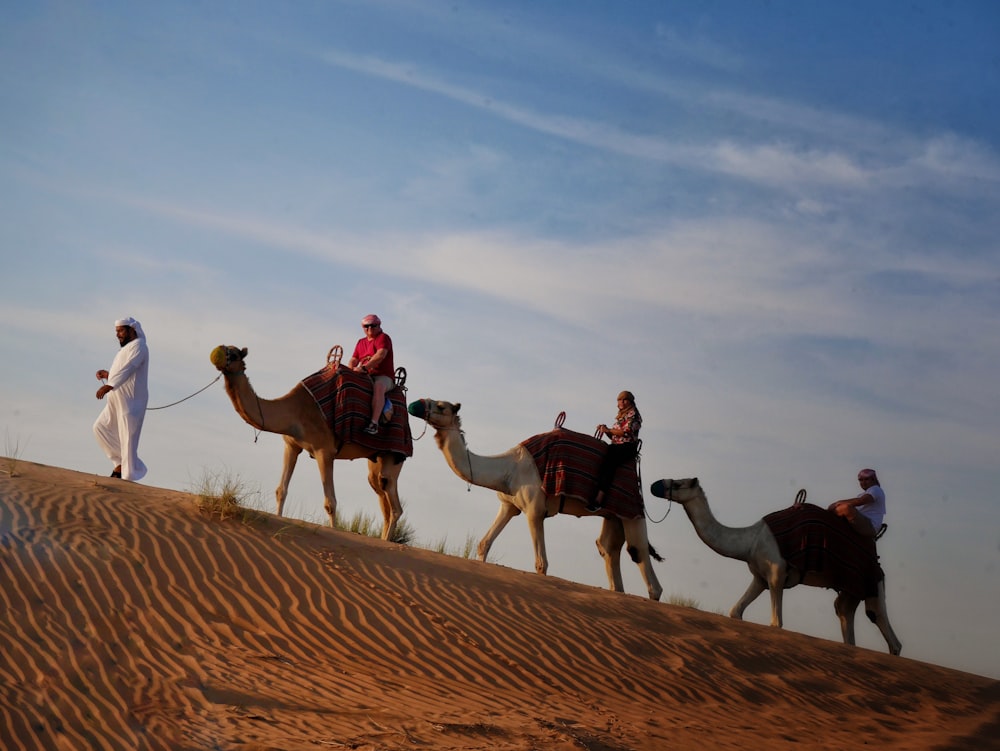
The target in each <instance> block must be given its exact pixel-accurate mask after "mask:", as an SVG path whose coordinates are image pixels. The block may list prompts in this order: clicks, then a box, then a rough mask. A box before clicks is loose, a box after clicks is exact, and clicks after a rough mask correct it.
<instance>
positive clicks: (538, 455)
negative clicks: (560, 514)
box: [521, 428, 643, 519]
mask: <svg viewBox="0 0 1000 751" xmlns="http://www.w3.org/2000/svg"><path fill="white" fill-rule="evenodd" d="M521 445H522V446H524V448H525V449H526V450H527V451H528V453H529V454H531V456H532V457H533V458H534V460H535V465H536V466H537V467H538V476H539V477H540V478H541V480H542V490H543V491H545V493H546V495H553V496H558V495H567V496H575V497H576V498H580V499H582V500H584V501H589V500H590V499H592V498H593V497H594V496H595V495H596V494H597V472H598V469H599V468H600V466H601V461H602V460H603V459H604V455H605V454H606V453H607V450H608V444H606V443H605V442H604V441H601V440H599V439H597V438H594V437H593V436H589V435H585V434H583V433H577V432H576V431H573V430H567V429H565V428H556V429H555V430H550V431H549V432H548V433H540V434H538V435H534V436H532V437H531V438H528V439H527V440H525V441H521ZM601 513H602V514H610V515H613V516H620V517H621V518H623V519H634V518H636V517H639V516H642V515H643V502H642V489H641V488H640V486H639V475H638V472H637V471H636V461H635V459H633V460H631V461H629V462H625V463H624V464H622V465H620V466H619V467H618V469H617V471H616V472H615V476H614V479H613V480H612V483H611V488H610V490H609V492H608V493H606V494H605V502H604V508H603V509H602V510H601Z"/></svg>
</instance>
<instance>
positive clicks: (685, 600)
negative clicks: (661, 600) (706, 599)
mask: <svg viewBox="0 0 1000 751" xmlns="http://www.w3.org/2000/svg"><path fill="white" fill-rule="evenodd" d="M667 604H669V605H679V606H680V607H682V608H697V607H698V606H699V605H700V604H701V603H699V602H698V601H697V600H696V599H694V598H693V597H687V596H685V595H677V594H672V595H670V597H668V598H667Z"/></svg>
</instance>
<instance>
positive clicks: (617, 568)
mask: <svg viewBox="0 0 1000 751" xmlns="http://www.w3.org/2000/svg"><path fill="white" fill-rule="evenodd" d="M460 408H461V404H452V403H450V402H441V401H433V400H431V399H423V400H421V401H417V402H412V403H411V404H410V406H409V408H408V411H409V413H410V414H411V415H413V416H414V417H419V418H421V419H423V420H426V421H427V423H428V424H429V425H430V426H431V427H433V428H434V431H435V432H434V439H435V441H436V442H437V445H438V448H440V449H441V451H442V452H443V453H444V457H445V459H446V460H447V462H448V465H449V466H450V467H451V469H452V471H454V473H455V474H456V475H458V476H459V477H461V478H462V479H463V480H465V481H466V482H468V483H470V484H472V485H478V486H480V487H483V488H490V489H491V490H495V491H496V492H497V496H498V497H499V498H500V511H499V512H498V513H497V516H496V519H495V520H494V521H493V525H492V526H491V527H490V528H489V530H488V531H487V532H486V534H485V535H484V536H483V539H482V540H480V541H479V546H478V549H477V556H478V558H479V560H480V561H485V560H486V556H487V555H488V554H489V552H490V546H492V545H493V541H494V540H495V539H496V538H497V536H498V535H499V534H500V533H501V532H502V531H503V529H504V527H506V526H507V522H509V521H510V520H511V519H513V518H514V517H515V516H517V515H518V514H520V513H521V512H524V514H525V516H526V517H527V520H528V530H529V531H530V533H531V540H532V542H533V543H534V548H535V571H537V572H538V573H539V574H544V573H546V571H548V567H549V563H548V558H547V557H546V554H545V531H544V524H543V523H544V521H545V519H546V517H549V516H555V515H556V514H559V513H563V514H572V515H573V516H577V517H580V516H596V515H597V514H598V513H600V512H592V511H588V510H587V503H586V500H585V499H583V498H577V497H575V496H564V497H563V498H559V497H555V496H549V495H547V494H546V493H545V491H544V490H543V489H542V480H541V478H540V477H539V475H538V467H537V466H536V464H535V460H534V458H533V457H532V456H531V454H530V453H529V452H528V451H527V450H526V449H525V448H524V447H523V446H521V445H520V444H518V445H517V446H515V447H514V448H512V449H510V450H508V451H505V452H504V453H502V454H497V455H495V456H479V455H477V454H474V453H472V452H471V451H470V450H469V447H468V446H467V445H466V443H465V435H464V433H463V432H462V421H461V419H460V418H459V416H458V411H459V409H460ZM596 543H597V549H598V551H599V552H600V554H601V556H602V557H603V558H604V567H605V570H606V572H607V575H608V584H609V586H610V587H611V589H612V590H614V591H616V592H623V591H624V589H625V587H624V585H623V583H622V573H621V549H622V545H624V544H626V543H627V544H628V553H629V555H630V556H631V558H632V560H633V561H635V563H636V564H637V565H638V566H639V571H640V573H641V574H642V578H643V580H644V581H645V582H646V589H647V591H648V592H649V598H650V599H651V600H659V599H660V595H661V594H662V593H663V588H662V587H661V586H660V582H659V581H658V580H657V578H656V572H655V571H653V566H652V563H651V561H650V558H651V557H652V558H655V559H656V560H658V561H661V560H663V559H662V558H661V557H660V556H659V554H658V553H657V552H656V550H655V549H654V548H653V547H652V546H651V545H650V544H649V536H648V533H647V530H646V518H645V516H642V515H640V516H639V517H638V518H634V519H622V518H620V517H617V516H604V520H603V523H602V525H601V534H600V536H599V537H598V538H597V540H596Z"/></svg>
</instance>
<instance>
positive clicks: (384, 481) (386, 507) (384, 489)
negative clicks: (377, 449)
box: [368, 454, 403, 540]
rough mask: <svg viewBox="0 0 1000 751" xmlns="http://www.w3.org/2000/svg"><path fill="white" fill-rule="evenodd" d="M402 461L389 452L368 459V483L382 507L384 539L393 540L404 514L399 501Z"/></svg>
mask: <svg viewBox="0 0 1000 751" xmlns="http://www.w3.org/2000/svg"><path fill="white" fill-rule="evenodd" d="M401 469H402V462H398V461H396V460H395V458H394V457H392V456H391V455H389V454H382V455H381V456H379V457H378V458H377V459H369V460H368V484H369V485H371V487H372V490H374V491H375V494H376V495H377V496H378V502H379V506H380V507H381V508H382V539H383V540H391V539H392V538H393V537H394V536H395V534H396V525H397V524H398V523H399V519H400V517H402V516H403V506H402V504H401V503H400V502H399V473H400V470H401Z"/></svg>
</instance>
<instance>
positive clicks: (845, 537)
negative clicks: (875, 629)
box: [764, 503, 885, 600]
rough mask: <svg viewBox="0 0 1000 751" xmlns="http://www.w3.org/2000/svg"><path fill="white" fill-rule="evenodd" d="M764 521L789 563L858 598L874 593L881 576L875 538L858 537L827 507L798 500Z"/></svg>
mask: <svg viewBox="0 0 1000 751" xmlns="http://www.w3.org/2000/svg"><path fill="white" fill-rule="evenodd" d="M764 523H765V524H767V526H768V528H769V529H770V530H771V534H773V535H774V538H775V539H776V540H777V541H778V548H779V549H780V550H781V555H782V557H783V558H784V559H785V561H786V563H787V564H788V565H789V566H794V567H795V568H797V569H798V570H799V571H801V572H814V573H820V574H823V575H825V576H827V577H828V578H829V580H830V582H831V585H830V588H831V589H835V590H837V591H838V592H845V593H847V594H848V595H851V596H852V597H856V598H857V599H859V600H864V599H865V598H867V597H874V596H875V595H877V594H878V584H879V582H880V581H882V580H883V578H885V574H884V573H883V571H882V567H881V566H880V565H879V562H878V553H877V552H876V550H875V540H874V539H872V538H870V537H862V536H861V535H859V534H858V533H857V532H855V531H854V527H852V526H851V523H850V522H849V521H847V520H846V519H844V518H843V517H842V516H837V515H836V514H835V513H833V512H832V511H829V510H828V509H825V508H821V507H820V506H816V505H814V504H812V503H801V504H796V505H794V506H791V507H789V508H786V509H783V510H781V511H775V512H774V513H772V514H768V515H767V516H765V517H764Z"/></svg>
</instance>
